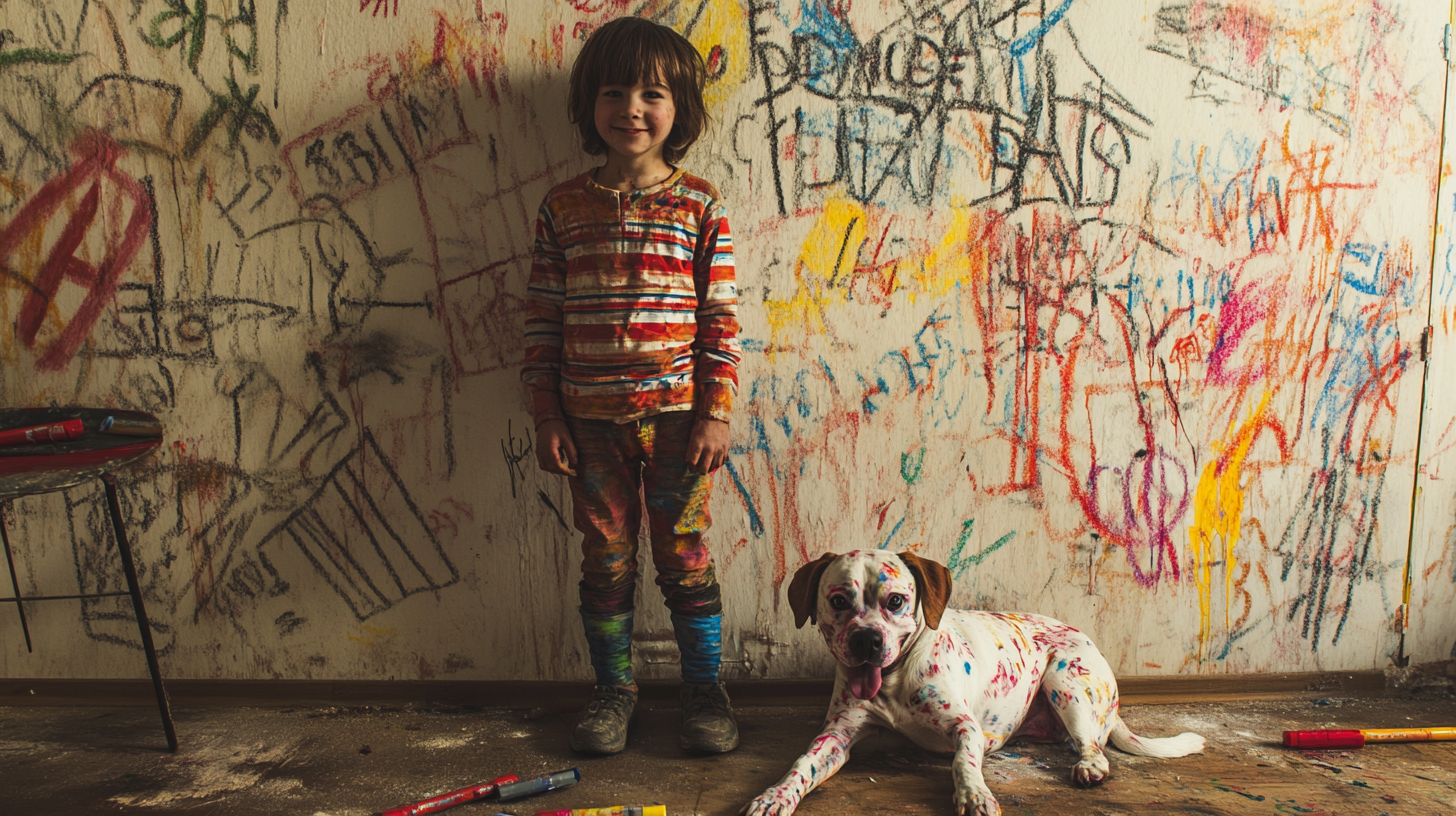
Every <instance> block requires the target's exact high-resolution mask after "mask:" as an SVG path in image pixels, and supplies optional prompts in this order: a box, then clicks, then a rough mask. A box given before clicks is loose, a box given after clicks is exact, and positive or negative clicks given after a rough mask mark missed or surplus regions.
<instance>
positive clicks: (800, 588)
mask: <svg viewBox="0 0 1456 816" xmlns="http://www.w3.org/2000/svg"><path fill="white" fill-rule="evenodd" d="M838 557H839V553H825V554H823V555H821V556H819V557H818V558H816V559H814V560H813V561H810V562H809V563H807V564H805V565H804V566H802V567H799V571H798V572H795V573H794V578H793V580H791V581H789V591H788V593H787V594H788V596H789V608H791V609H793V610H794V627H795V628H797V629H802V628H804V623H805V621H814V622H815V623H818V622H819V621H818V616H817V615H815V614H814V612H815V609H816V608H817V607H818V606H819V597H818V596H819V576H821V575H823V574H824V568H825V567H827V566H829V562H830V561H833V560H834V559H836V558H838Z"/></svg>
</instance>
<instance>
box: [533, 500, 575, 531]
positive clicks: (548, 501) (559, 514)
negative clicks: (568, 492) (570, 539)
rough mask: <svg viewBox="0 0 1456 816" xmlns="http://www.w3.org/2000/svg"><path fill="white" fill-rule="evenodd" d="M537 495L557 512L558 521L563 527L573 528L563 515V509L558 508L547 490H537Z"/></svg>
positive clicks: (565, 528)
mask: <svg viewBox="0 0 1456 816" xmlns="http://www.w3.org/2000/svg"><path fill="white" fill-rule="evenodd" d="M536 497H537V498H539V499H540V500H541V501H542V503H544V504H545V505H546V506H547V507H549V508H551V512H552V513H554V514H556V523H557V524H560V525H561V529H563V530H570V529H571V528H570V527H568V526H566V519H564V518H562V517H561V511H560V510H557V509H556V505H555V504H554V503H553V502H552V501H551V497H550V496H547V495H546V491H544V490H537V491H536Z"/></svg>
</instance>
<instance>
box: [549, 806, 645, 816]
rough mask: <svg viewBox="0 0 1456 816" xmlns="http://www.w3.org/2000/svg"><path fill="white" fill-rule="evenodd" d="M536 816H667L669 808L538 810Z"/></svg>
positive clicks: (620, 807)
mask: <svg viewBox="0 0 1456 816" xmlns="http://www.w3.org/2000/svg"><path fill="white" fill-rule="evenodd" d="M536 816H667V808H666V807H665V806H663V805H644V806H642V807H632V806H630V805H618V806H616V807H604V808H579V809H577V810H538V811H536Z"/></svg>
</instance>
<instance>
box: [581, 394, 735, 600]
mask: <svg viewBox="0 0 1456 816" xmlns="http://www.w3.org/2000/svg"><path fill="white" fill-rule="evenodd" d="M696 420H697V415H696V414H695V413H694V412H692V411H674V412H670V413H666V414H658V415H656V416H651V417H645V418H643V419H640V420H637V421H634V422H626V423H622V424H618V423H615V422H609V421H604V420H589V419H577V418H575V417H568V418H567V426H568V427H569V428H570V429H571V436H572V440H573V441H574V442H575V443H576V454H577V463H576V473H577V475H576V476H575V477H574V478H571V479H569V481H570V484H571V500H572V519H573V521H574V522H575V524H576V529H578V530H580V531H581V532H582V533H583V535H584V536H585V538H584V539H583V540H582V544H581V548H582V556H583V558H582V564H581V573H582V579H581V611H582V613H583V614H592V615H616V614H621V613H623V612H627V611H629V610H632V609H634V608H636V599H635V597H634V592H635V589H636V583H637V569H638V567H637V532H638V530H639V529H641V526H642V507H643V505H644V504H645V505H646V507H647V528H648V532H649V535H650V536H651V543H652V563H653V566H655V567H656V568H657V585H658V586H659V587H661V588H662V594H663V596H664V599H665V602H666V604H667V608H668V609H670V610H672V611H673V612H674V613H676V614H678V615H684V616H689V617H706V616H711V615H718V614H719V613H721V612H722V609H723V603H722V600H721V598H720V591H719V587H718V579H717V577H716V575H715V573H714V571H713V559H712V557H711V556H710V555H709V554H708V547H707V545H706V544H704V542H703V532H704V531H706V530H707V529H708V527H709V525H710V524H711V523H712V519H711V518H710V516H709V515H708V494H709V493H710V492H711V489H712V486H713V477H712V475H710V474H700V473H694V472H692V471H691V470H690V469H689V468H688V465H687V460H686V454H687V446H688V438H689V436H690V435H691V434H692V430H693V423H694V422H695V421H696Z"/></svg>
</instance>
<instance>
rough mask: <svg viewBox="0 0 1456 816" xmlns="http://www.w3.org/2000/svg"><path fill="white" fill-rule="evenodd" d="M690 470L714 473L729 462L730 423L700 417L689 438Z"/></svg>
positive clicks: (688, 456) (688, 458)
mask: <svg viewBox="0 0 1456 816" xmlns="http://www.w3.org/2000/svg"><path fill="white" fill-rule="evenodd" d="M687 461H688V469H689V470H691V471H693V472H694V473H712V472H713V471H715V470H717V469H718V468H720V467H722V466H723V463H724V462H726V461H728V423H727V422H724V421H723V420H721V419H713V418H712V417H706V416H702V417H698V421H697V422H695V423H693V434H692V436H690V437H688V450H687Z"/></svg>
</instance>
